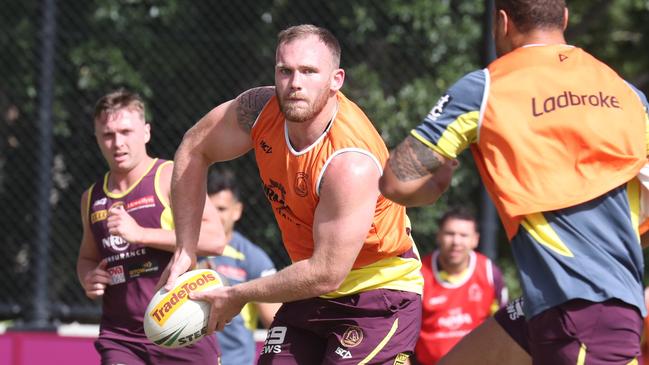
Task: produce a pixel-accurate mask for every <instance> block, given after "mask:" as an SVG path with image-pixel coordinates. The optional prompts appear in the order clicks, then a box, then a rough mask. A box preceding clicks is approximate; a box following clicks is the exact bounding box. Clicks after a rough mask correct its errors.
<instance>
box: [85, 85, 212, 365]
mask: <svg viewBox="0 0 649 365" xmlns="http://www.w3.org/2000/svg"><path fill="white" fill-rule="evenodd" d="M94 126H95V138H96V139H97V145H98V146H99V149H100V150H101V153H102V155H103V157H104V159H105V160H106V162H107V163H108V167H109V171H108V172H107V173H106V174H105V175H104V177H103V178H101V179H99V180H98V181H97V182H95V183H94V184H92V185H91V186H90V188H89V189H88V190H86V191H85V192H84V193H83V195H82V197H81V220H82V223H83V237H82V239H81V247H80V248H79V257H78V259H77V275H78V278H79V281H80V282H81V286H82V287H83V290H84V291H85V293H86V295H87V296H88V298H90V299H97V298H102V316H101V323H100V327H99V338H98V339H97V341H95V347H96V349H97V351H98V352H99V354H100V356H101V363H102V364H105V365H109V364H129V365H131V364H197V363H201V364H217V363H218V360H219V357H218V356H219V355H218V348H217V343H216V339H215V338H214V336H208V337H206V338H205V339H202V340H201V341H199V342H198V343H196V344H194V345H191V346H187V347H184V348H176V349H165V348H162V347H158V346H157V345H155V344H153V343H152V342H150V341H149V340H148V339H147V338H146V335H145V334H144V328H143V324H142V320H143V315H144V312H145V309H146V307H147V305H148V304H149V301H150V300H151V298H152V297H153V295H154V294H155V286H156V284H157V283H158V281H159V279H160V276H161V274H162V272H163V270H164V269H165V267H166V266H167V264H168V263H169V260H170V259H171V257H172V252H174V250H175V248H176V237H175V234H174V222H173V218H172V214H171V207H170V205H169V202H170V191H171V173H172V168H173V163H172V162H171V161H165V160H162V159H159V158H153V157H151V156H149V154H148V153H147V150H146V144H147V143H148V142H149V140H150V138H151V126H150V125H149V123H147V122H146V120H145V106H144V102H143V101H142V99H141V98H140V96H139V95H137V94H135V93H133V92H130V91H127V90H124V89H119V90H116V91H113V92H111V93H108V94H106V95H105V96H103V97H102V98H101V99H99V101H98V102H97V104H96V106H95V114H94ZM201 211H202V213H201V216H202V224H201V230H200V240H199V243H198V252H200V253H202V254H205V255H209V254H212V255H216V254H220V253H221V252H222V251H223V248H224V246H225V236H224V234H223V227H222V226H221V223H220V222H219V219H218V215H217V212H216V210H215V209H214V207H213V206H212V205H211V204H207V203H206V204H205V205H204V208H203V209H201Z"/></svg>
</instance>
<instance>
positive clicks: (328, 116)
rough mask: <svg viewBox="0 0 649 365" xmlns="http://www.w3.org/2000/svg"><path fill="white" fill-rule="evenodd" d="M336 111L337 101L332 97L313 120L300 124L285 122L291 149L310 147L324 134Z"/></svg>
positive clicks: (298, 149)
mask: <svg viewBox="0 0 649 365" xmlns="http://www.w3.org/2000/svg"><path fill="white" fill-rule="evenodd" d="M337 109H338V99H337V97H336V95H334V96H333V97H331V98H329V100H328V101H327V104H325V106H324V108H322V110H321V111H320V112H319V113H318V114H317V115H316V116H315V117H314V118H313V119H311V120H308V121H305V122H301V123H298V122H291V121H290V120H286V125H287V129H288V138H289V140H290V141H291V145H292V146H293V148H294V149H295V150H297V151H301V150H303V149H305V148H307V147H309V146H310V145H312V144H313V142H315V141H316V140H317V139H318V138H319V137H320V136H321V135H322V133H324V131H325V129H326V128H327V126H328V125H329V122H330V121H331V120H332V119H333V117H334V114H335V113H336V111H337Z"/></svg>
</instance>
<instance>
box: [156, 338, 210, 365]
mask: <svg viewBox="0 0 649 365" xmlns="http://www.w3.org/2000/svg"><path fill="white" fill-rule="evenodd" d="M146 349H147V351H148V354H149V364H155V365H193V364H206V365H217V364H219V363H220V362H219V349H218V346H217V345H216V336H215V335H211V336H206V337H204V338H203V339H202V340H200V341H198V342H196V343H195V344H193V345H190V346H186V347H178V348H173V349H169V348H164V347H160V346H157V345H155V344H153V343H148V344H146Z"/></svg>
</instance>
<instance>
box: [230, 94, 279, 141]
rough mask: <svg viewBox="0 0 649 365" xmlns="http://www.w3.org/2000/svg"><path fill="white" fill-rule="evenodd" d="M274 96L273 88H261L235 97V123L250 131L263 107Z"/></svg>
mask: <svg viewBox="0 0 649 365" xmlns="http://www.w3.org/2000/svg"><path fill="white" fill-rule="evenodd" d="M273 95H275V87H273V86H262V87H256V88H254V89H250V90H248V91H245V92H243V93H241V95H239V96H237V122H238V123H239V126H241V128H243V129H244V130H246V131H250V129H251V128H252V125H253V124H254V123H255V120H257V117H258V116H259V113H261V110H262V109H263V108H264V105H266V103H267V102H268V100H270V98H271V97H272V96H273Z"/></svg>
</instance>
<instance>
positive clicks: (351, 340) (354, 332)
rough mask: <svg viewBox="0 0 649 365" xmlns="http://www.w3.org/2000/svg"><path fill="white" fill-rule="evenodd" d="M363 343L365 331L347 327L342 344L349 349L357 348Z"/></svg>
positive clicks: (341, 340) (355, 327)
mask: <svg viewBox="0 0 649 365" xmlns="http://www.w3.org/2000/svg"><path fill="white" fill-rule="evenodd" d="M362 341H363V330H362V329H361V328H360V327H358V326H347V330H345V333H343V335H342V337H341V338H340V343H341V344H342V345H343V346H345V347H347V348H349V347H356V346H358V345H359V344H360V343H361V342H362Z"/></svg>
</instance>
